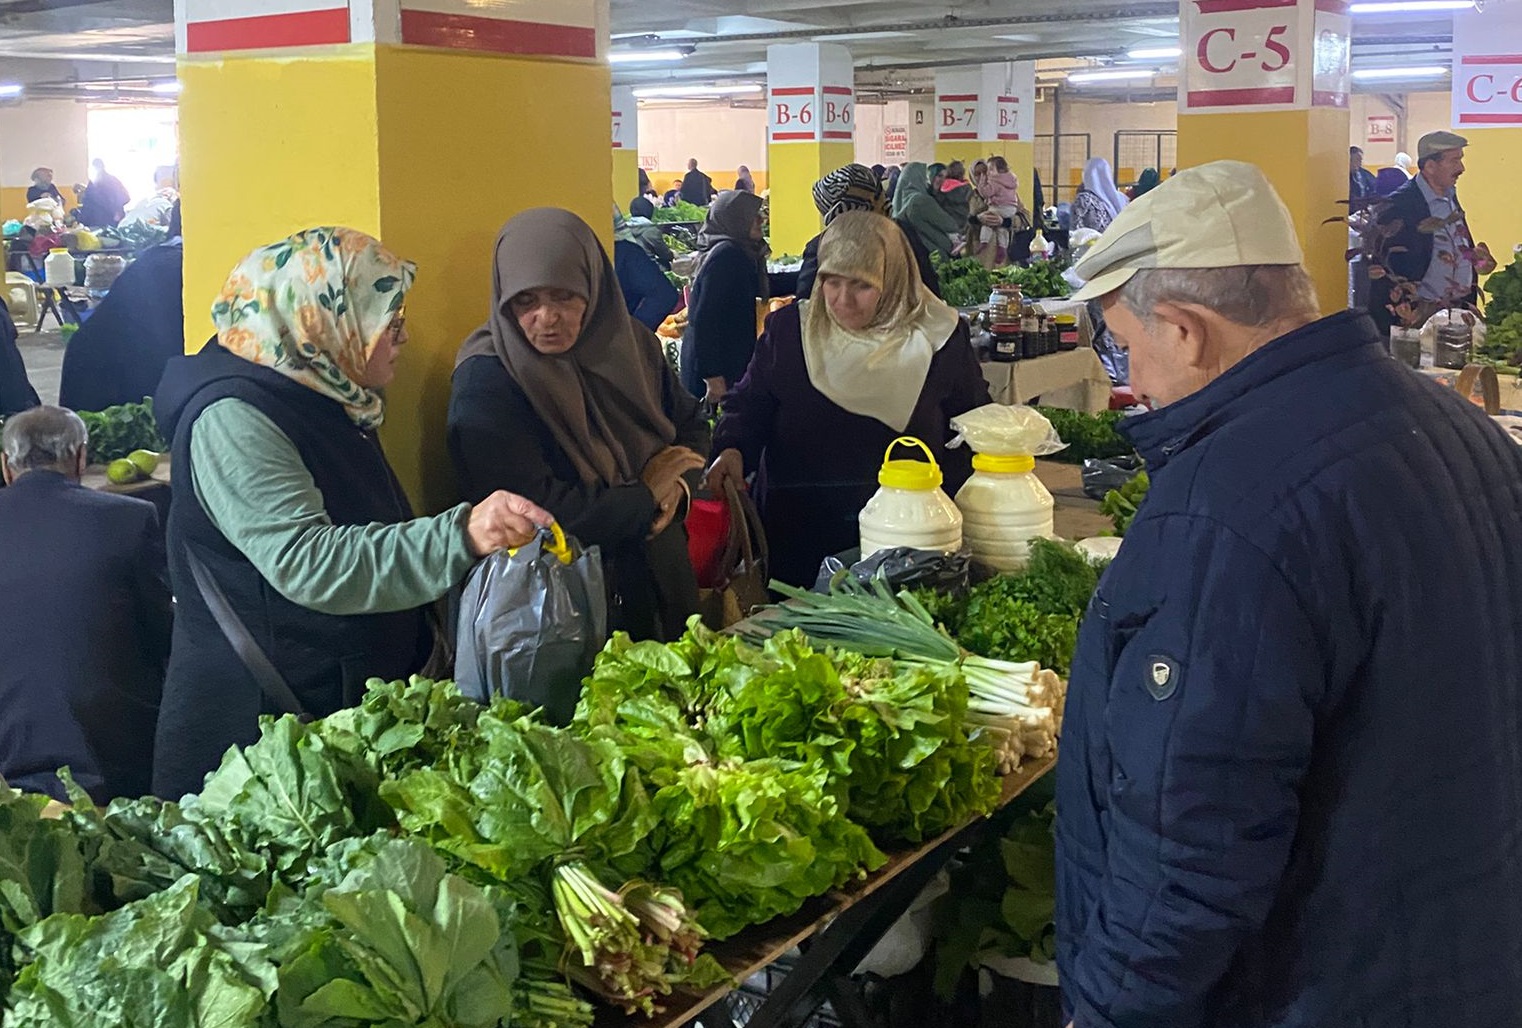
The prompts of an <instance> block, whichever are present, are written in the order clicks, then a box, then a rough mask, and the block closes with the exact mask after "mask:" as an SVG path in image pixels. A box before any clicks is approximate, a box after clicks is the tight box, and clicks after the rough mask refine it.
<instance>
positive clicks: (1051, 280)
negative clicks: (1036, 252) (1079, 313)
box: [985, 260, 1073, 300]
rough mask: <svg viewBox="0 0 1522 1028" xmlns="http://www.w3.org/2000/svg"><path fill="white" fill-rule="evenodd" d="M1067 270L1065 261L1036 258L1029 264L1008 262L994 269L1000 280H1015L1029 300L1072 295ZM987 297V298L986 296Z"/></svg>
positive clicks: (1022, 293) (1021, 292)
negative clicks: (1066, 277) (1065, 276)
mask: <svg viewBox="0 0 1522 1028" xmlns="http://www.w3.org/2000/svg"><path fill="white" fill-rule="evenodd" d="M1066 270H1067V263H1066V262H1065V261H1054V260H1035V261H1031V262H1030V263H1029V264H1026V265H1021V264H1008V265H1005V266H1004V267H1002V268H996V269H994V277H995V279H997V280H998V281H1000V282H1013V283H1014V284H1015V285H1017V286H1019V287H1020V295H1021V296H1023V297H1025V298H1026V299H1027V300H1045V299H1049V298H1052V297H1056V298H1059V299H1060V298H1063V297H1066V296H1071V295H1072V292H1073V290H1072V288H1071V287H1070V286H1069V285H1068V284H1067V280H1066V279H1064V278H1063V277H1062V273H1063V272H1064V271H1066ZM985 299H986V298H985Z"/></svg>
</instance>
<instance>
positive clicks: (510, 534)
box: [465, 489, 555, 557]
mask: <svg viewBox="0 0 1522 1028" xmlns="http://www.w3.org/2000/svg"><path fill="white" fill-rule="evenodd" d="M554 521H555V516H554V515H553V514H551V513H550V512H549V511H547V510H545V509H544V508H543V507H540V506H539V505H538V504H535V503H531V502H530V501H528V500H526V499H524V498H523V497H522V496H519V495H517V494H516V493H509V492H504V491H503V490H501V489H499V490H497V491H496V492H494V493H492V494H491V495H490V496H488V497H487V498H486V499H484V500H482V501H481V502H480V503H478V504H476V505H475V506H474V507H472V508H470V520H469V521H468V522H466V525H465V533H466V535H468V536H469V537H470V552H471V553H474V554H475V555H476V556H477V557H484V556H486V555H487V554H489V553H495V552H497V551H498V550H511V549H515V548H517V547H519V546H523V545H525V544H527V543H529V542H530V541H532V540H533V538H534V536H536V535H538V534H539V529H541V528H548V527H549V526H550V525H551V524H553V523H554Z"/></svg>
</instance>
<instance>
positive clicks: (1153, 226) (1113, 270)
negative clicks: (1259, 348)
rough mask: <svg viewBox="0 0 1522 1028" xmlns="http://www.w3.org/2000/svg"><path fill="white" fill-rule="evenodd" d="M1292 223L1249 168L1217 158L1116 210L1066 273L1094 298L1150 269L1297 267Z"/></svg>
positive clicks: (1080, 296)
mask: <svg viewBox="0 0 1522 1028" xmlns="http://www.w3.org/2000/svg"><path fill="white" fill-rule="evenodd" d="M1304 259H1305V255H1304V254H1303V253H1302V252H1301V250H1300V240H1299V239H1298V238H1297V237H1296V235H1295V225H1294V222H1293V221H1291V220H1290V215H1289V211H1288V210H1287V209H1286V208H1285V206H1284V202H1283V201H1282V200H1280V199H1279V194H1278V193H1275V192H1274V187H1273V186H1271V185H1269V184H1268V179H1267V178H1265V177H1264V175H1263V172H1262V171H1260V170H1259V169H1258V167H1257V166H1256V165H1253V164H1247V163H1244V162H1242V161H1216V162H1214V163H1213V164H1205V165H1201V166H1200V167H1198V168H1189V169H1188V170H1185V171H1181V172H1179V173H1178V174H1177V175H1174V176H1173V177H1172V178H1170V179H1169V180H1168V181H1166V182H1164V183H1163V184H1162V185H1160V186H1158V187H1157V188H1155V189H1153V190H1152V191H1151V192H1149V193H1147V194H1146V195H1145V196H1143V197H1142V198H1141V199H1139V200H1137V201H1135V202H1134V203H1132V204H1130V205H1129V206H1127V207H1126V209H1125V210H1123V211H1121V212H1120V215H1119V216H1118V217H1116V219H1115V220H1114V221H1113V222H1112V223H1111V224H1110V227H1109V228H1108V229H1107V230H1106V231H1105V234H1104V235H1103V236H1102V237H1100V240H1099V242H1097V243H1095V244H1094V248H1093V249H1091V250H1090V251H1089V252H1088V253H1087V254H1086V255H1085V256H1084V258H1083V259H1082V260H1080V261H1079V262H1078V264H1077V265H1076V266H1075V267H1074V268H1073V273H1074V274H1075V275H1077V276H1078V277H1079V278H1080V279H1082V280H1083V281H1084V286H1083V288H1082V289H1080V290H1078V292H1077V293H1075V294H1074V296H1073V299H1075V300H1097V299H1099V298H1100V297H1101V296H1106V295H1108V294H1110V293H1113V292H1114V291H1115V290H1117V289H1119V288H1120V287H1121V286H1123V285H1125V284H1126V283H1127V282H1129V281H1131V278H1132V276H1134V275H1135V274H1136V273H1137V272H1138V271H1142V270H1144V269H1149V268H1237V267H1242V266H1244V265H1249V264H1301V263H1303V262H1304Z"/></svg>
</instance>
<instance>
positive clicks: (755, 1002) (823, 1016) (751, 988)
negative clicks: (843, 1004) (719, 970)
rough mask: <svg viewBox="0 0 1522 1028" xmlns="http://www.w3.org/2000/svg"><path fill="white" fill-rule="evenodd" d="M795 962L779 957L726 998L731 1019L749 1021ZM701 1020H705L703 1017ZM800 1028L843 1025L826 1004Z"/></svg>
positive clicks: (706, 1027)
mask: <svg viewBox="0 0 1522 1028" xmlns="http://www.w3.org/2000/svg"><path fill="white" fill-rule="evenodd" d="M792 965H793V962H792V961H791V960H779V961H777V962H776V963H775V964H773V965H771V966H770V967H768V968H766V969H765V970H764V971H761V972H759V973H757V974H753V975H751V976H750V977H749V978H747V979H746V980H745V981H744V982H742V983H741V984H740V987H739V988H738V989H736V990H735V991H734V992H732V993H730V994H729V996H727V997H726V998H725V1001H724V1002H725V1003H726V1004H727V1006H728V1008H729V1009H728V1014H729V1018H730V1020H731V1021H732V1022H733V1023H734V1025H735V1026H736V1028H744V1026H745V1025H746V1024H748V1023H749V1022H750V1019H751V1017H752V1015H754V1014H755V1013H756V1011H758V1010H760V1009H761V1005H762V1004H763V1003H765V1002H766V1000H767V998H768V997H769V996H771V994H772V991H773V990H774V989H776V988H777V986H778V985H780V984H781V983H782V980H783V979H784V978H786V977H787V975H788V972H789V971H791V970H792ZM698 1020H699V1022H700V1023H701V1022H702V1018H699V1019H698ZM721 1025H722V1022H720V1025H716V1026H713V1028H720V1026H721ZM703 1028H710V1026H709V1025H706V1024H705V1025H704V1026H703ZM798 1028H842V1026H841V1023H840V1020H839V1019H838V1018H836V1016H835V1012H834V1011H833V1010H831V1009H830V1005H829V1004H828V1003H825V1004H824V1005H822V1006H820V1007H819V1008H818V1009H817V1010H815V1011H814V1012H813V1013H812V1014H810V1015H809V1018H808V1020H806V1021H803V1022H801V1023H800V1024H799V1026H798Z"/></svg>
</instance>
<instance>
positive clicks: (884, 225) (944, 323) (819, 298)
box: [799, 211, 959, 432]
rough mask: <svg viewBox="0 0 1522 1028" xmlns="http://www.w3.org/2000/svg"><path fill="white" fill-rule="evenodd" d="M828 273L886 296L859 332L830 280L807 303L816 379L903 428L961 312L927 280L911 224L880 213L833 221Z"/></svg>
mask: <svg viewBox="0 0 1522 1028" xmlns="http://www.w3.org/2000/svg"><path fill="white" fill-rule="evenodd" d="M828 275H839V276H841V277H843V278H853V279H856V280H857V281H860V282H866V283H868V284H870V285H873V286H876V287H877V288H878V289H881V290H882V299H881V300H880V301H879V302H878V306H877V315H876V317H874V318H873V319H872V323H871V324H870V325H868V326H867V327H866V328H863V329H860V330H858V331H852V330H851V329H847V328H844V327H842V326H841V324H840V323H839V322H837V321H836V320H835V316H834V315H833V314H831V313H830V306H829V304H828V303H826V302H825V294H824V289H823V287H822V285H821V286H816V287H815V290H814V297H813V299H811V300H805V301H802V302H801V303H800V304H799V307H800V310H799V318H800V320H801V322H802V325H803V358H804V362H805V363H806V364H807V366H808V372H809V381H810V382H812V383H813V384H814V388H815V389H818V390H819V391H820V392H821V393H823V394H824V395H825V396H827V397H829V398H830V399H831V400H833V401H834V402H835V403H837V404H839V405H840V406H841V407H842V408H844V409H845V410H848V411H850V412H851V413H852V414H860V415H862V416H863V417H868V418H876V419H877V420H878V421H881V422H882V423H883V424H885V425H887V426H888V427H889V428H891V429H893V430H894V431H895V432H902V431H903V430H904V429H905V428H906V427H907V426H908V424H909V419H910V418H911V417H912V416H913V415H914V408H915V407H916V406H917V405H918V404H919V400H920V393H921V392H923V391H924V388H925V376H926V375H928V374H929V372H930V362H931V360H932V359H933V358H934V357H935V355H936V353H937V352H938V351H939V350H940V349H941V347H943V346H945V345H946V341H947V340H948V339H950V338H951V334H952V333H953V332H954V331H956V327H957V320H958V318H959V315H958V314H957V312H956V310H955V309H953V308H951V307H948V306H947V305H946V304H944V303H942V302H941V301H940V300H938V299H936V297H935V296H934V295H933V294H932V293H931V292H930V291H929V290H928V289H926V288H925V287H924V286H923V285H922V284H921V282H920V275H919V268H918V265H917V264H916V263H915V260H914V251H913V250H911V249H910V248H909V241H908V239H906V238H905V237H904V232H903V230H902V229H901V228H899V227H898V225H896V224H894V223H893V222H892V221H889V220H888V219H887V218H885V217H883V216H882V215H880V214H868V213H866V212H864V211H849V212H847V213H845V214H842V215H840V216H839V217H837V218H836V219H835V220H834V221H832V222H831V223H830V227H829V228H827V229H825V232H824V238H823V239H822V240H821V241H820V243H819V278H820V281H821V283H822V280H823V279H824V278H825V276H828Z"/></svg>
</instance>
